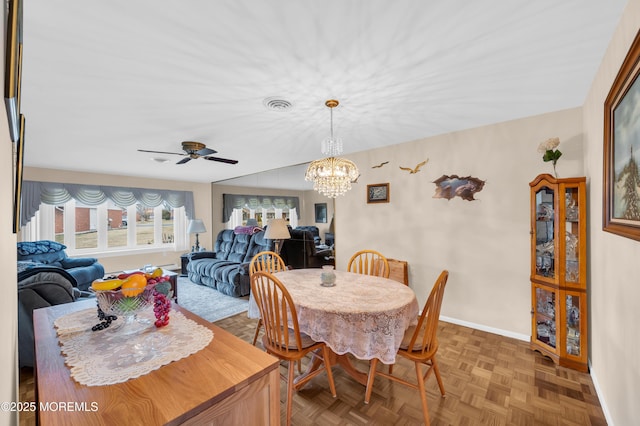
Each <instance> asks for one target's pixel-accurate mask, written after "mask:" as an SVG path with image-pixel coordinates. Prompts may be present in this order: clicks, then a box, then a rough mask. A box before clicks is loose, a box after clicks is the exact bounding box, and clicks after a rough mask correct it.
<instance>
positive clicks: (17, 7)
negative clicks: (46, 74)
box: [4, 0, 22, 142]
mask: <svg viewBox="0 0 640 426" xmlns="http://www.w3.org/2000/svg"><path fill="white" fill-rule="evenodd" d="M8 3H9V8H8V14H7V33H6V37H5V39H6V45H5V63H4V66H5V68H4V103H5V106H6V110H7V121H8V122H9V134H10V136H11V140H12V141H13V142H17V141H18V138H19V137H20V85H21V82H20V77H21V67H22V64H21V62H22V61H21V59H22V0H9V2H8Z"/></svg>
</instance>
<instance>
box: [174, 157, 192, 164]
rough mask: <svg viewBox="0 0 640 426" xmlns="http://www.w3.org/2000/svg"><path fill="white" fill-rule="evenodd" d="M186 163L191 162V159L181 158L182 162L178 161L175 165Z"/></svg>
mask: <svg viewBox="0 0 640 426" xmlns="http://www.w3.org/2000/svg"><path fill="white" fill-rule="evenodd" d="M187 161H191V157H186V158H183V159H182V160H180V161H178V162H177V163H176V164H184V163H186V162H187Z"/></svg>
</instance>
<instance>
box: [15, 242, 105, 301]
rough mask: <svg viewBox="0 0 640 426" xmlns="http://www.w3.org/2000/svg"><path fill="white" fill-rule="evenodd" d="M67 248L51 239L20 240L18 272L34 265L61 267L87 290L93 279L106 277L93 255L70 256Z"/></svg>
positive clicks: (78, 286)
mask: <svg viewBox="0 0 640 426" xmlns="http://www.w3.org/2000/svg"><path fill="white" fill-rule="evenodd" d="M66 248H67V246H65V245H64V244H60V243H57V242H55V241H49V240H41V241H25V242H19V243H18V272H20V271H21V270H25V269H30V268H34V267H57V268H61V269H64V270H65V271H66V272H67V273H69V274H70V275H71V276H72V277H73V278H74V280H75V284H76V287H77V288H78V289H80V290H81V291H87V290H88V289H89V287H90V286H91V283H92V282H93V280H95V279H98V278H102V277H104V267H103V266H102V265H101V264H100V263H98V259H96V258H93V257H82V258H71V257H68V256H67V253H66V252H65V251H64V249H66Z"/></svg>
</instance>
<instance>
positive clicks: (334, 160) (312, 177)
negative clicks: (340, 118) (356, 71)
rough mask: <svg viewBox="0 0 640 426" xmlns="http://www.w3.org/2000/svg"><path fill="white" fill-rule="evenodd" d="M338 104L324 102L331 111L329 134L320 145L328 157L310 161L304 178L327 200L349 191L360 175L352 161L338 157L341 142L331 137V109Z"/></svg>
mask: <svg viewBox="0 0 640 426" xmlns="http://www.w3.org/2000/svg"><path fill="white" fill-rule="evenodd" d="M338 104H339V102H338V101H337V100H335V99H329V100H328V101H326V102H325V105H326V106H327V107H328V108H329V109H330V111H331V133H330V136H329V138H328V139H325V140H324V141H323V143H322V153H323V154H325V155H329V157H327V158H323V159H321V160H314V161H312V162H311V163H310V164H309V167H307V172H306V173H305V176H304V179H305V180H307V181H312V182H313V189H314V190H316V191H318V192H319V193H321V194H323V195H325V196H327V197H329V198H336V197H337V196H339V195H343V194H344V193H345V192H347V191H349V190H350V189H351V183H352V182H353V181H355V180H356V179H357V178H358V176H359V175H360V172H359V171H358V167H357V166H356V165H355V163H354V162H353V161H351V160H347V159H346V158H340V157H338V155H340V154H341V153H342V141H341V140H340V139H339V138H335V137H334V135H333V108H335V107H337V106H338Z"/></svg>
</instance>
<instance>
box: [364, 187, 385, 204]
mask: <svg viewBox="0 0 640 426" xmlns="http://www.w3.org/2000/svg"><path fill="white" fill-rule="evenodd" d="M388 202H389V184H388V183H374V184H371V185H367V203H388Z"/></svg>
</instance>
